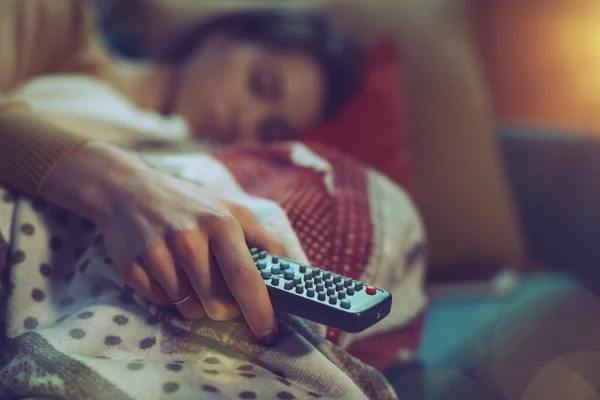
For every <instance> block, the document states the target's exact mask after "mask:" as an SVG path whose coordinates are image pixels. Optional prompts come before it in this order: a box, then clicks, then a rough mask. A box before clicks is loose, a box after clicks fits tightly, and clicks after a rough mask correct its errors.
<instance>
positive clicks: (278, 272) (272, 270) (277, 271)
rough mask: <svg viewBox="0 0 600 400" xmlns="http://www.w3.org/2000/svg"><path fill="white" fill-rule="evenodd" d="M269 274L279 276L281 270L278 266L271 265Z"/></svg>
mask: <svg viewBox="0 0 600 400" xmlns="http://www.w3.org/2000/svg"><path fill="white" fill-rule="evenodd" d="M271 273H272V274H280V273H281V268H280V267H279V265H273V266H272V267H271Z"/></svg>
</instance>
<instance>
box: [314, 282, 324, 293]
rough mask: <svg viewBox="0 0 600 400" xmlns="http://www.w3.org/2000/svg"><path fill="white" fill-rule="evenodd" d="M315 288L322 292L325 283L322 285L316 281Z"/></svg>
mask: <svg viewBox="0 0 600 400" xmlns="http://www.w3.org/2000/svg"><path fill="white" fill-rule="evenodd" d="M316 289H317V292H322V291H324V290H325V285H323V284H322V283H317V286H316Z"/></svg>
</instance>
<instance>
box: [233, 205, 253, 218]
mask: <svg viewBox="0 0 600 400" xmlns="http://www.w3.org/2000/svg"><path fill="white" fill-rule="evenodd" d="M228 208H229V210H230V212H231V213H232V214H234V215H239V216H240V217H241V218H245V219H254V213H253V212H252V211H251V210H250V209H249V208H248V207H246V206H245V205H243V204H240V203H229V207H228Z"/></svg>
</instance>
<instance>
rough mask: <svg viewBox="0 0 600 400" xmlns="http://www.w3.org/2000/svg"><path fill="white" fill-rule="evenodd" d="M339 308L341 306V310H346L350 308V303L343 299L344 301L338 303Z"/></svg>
mask: <svg viewBox="0 0 600 400" xmlns="http://www.w3.org/2000/svg"><path fill="white" fill-rule="evenodd" d="M340 306H342V308H345V309H346V310H347V309H349V308H350V307H351V306H352V303H350V300H348V299H344V300H342V301H340Z"/></svg>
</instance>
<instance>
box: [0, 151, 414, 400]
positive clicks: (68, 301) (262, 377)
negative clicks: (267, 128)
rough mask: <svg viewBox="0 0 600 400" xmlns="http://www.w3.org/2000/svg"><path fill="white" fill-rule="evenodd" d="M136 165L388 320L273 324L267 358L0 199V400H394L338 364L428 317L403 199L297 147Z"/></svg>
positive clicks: (54, 226)
mask: <svg viewBox="0 0 600 400" xmlns="http://www.w3.org/2000/svg"><path fill="white" fill-rule="evenodd" d="M142 157H144V159H145V160H146V162H148V163H149V164H150V165H152V166H153V167H155V168H160V169H162V170H164V171H167V172H169V173H172V174H175V175H177V176H180V177H183V178H185V179H189V180H192V181H195V182H197V183H198V184H202V185H206V186H208V187H211V188H212V189H213V190H215V191H216V192H218V193H219V194H220V195H222V196H224V197H227V198H230V199H232V200H235V201H238V202H240V203H242V204H244V205H246V206H248V207H249V208H250V209H251V210H252V211H253V212H254V214H255V215H256V216H257V218H258V219H259V220H260V221H261V223H262V224H263V225H264V226H265V227H266V228H267V229H269V230H270V231H271V232H273V233H274V234H277V235H278V236H279V237H281V238H282V240H283V241H284V244H285V248H286V251H287V253H288V254H289V255H291V256H292V257H294V258H296V259H297V260H298V261H299V262H309V263H311V264H313V265H317V266H320V267H322V268H325V269H329V270H331V271H335V272H339V273H342V274H345V275H348V276H350V277H352V278H356V279H362V280H364V281H366V282H368V283H370V284H374V285H377V286H380V287H383V288H385V289H387V290H389V291H390V292H391V293H392V295H393V297H394V305H393V308H392V312H391V314H390V315H389V316H388V317H387V318H386V319H384V320H383V321H381V322H380V323H379V324H377V325H375V326H373V327H372V328H369V329H368V330H366V331H364V332H361V333H360V334H352V335H351V334H345V333H342V332H339V331H336V330H333V329H330V328H327V327H324V326H320V325H316V324H314V323H311V322H309V321H306V320H303V319H300V318H298V317H295V316H292V315H288V314H283V313H278V314H277V315H278V320H279V324H280V328H279V332H280V337H279V340H278V342H277V344H276V345H275V346H273V347H264V346H262V345H260V344H259V343H258V342H257V341H256V340H255V339H254V338H253V336H252V334H251V332H250V331H249V329H248V328H247V326H246V324H245V323H244V322H243V320H237V321H230V322H215V321H210V320H201V321H186V320H183V319H182V318H181V317H180V316H178V315H176V314H175V313H173V312H172V311H170V310H168V309H159V308H157V307H155V306H153V305H151V304H149V303H148V302H146V301H145V300H144V299H142V298H140V297H139V296H137V295H136V294H135V293H132V292H131V291H130V290H129V289H128V288H127V287H126V286H125V285H124V284H123V282H122V280H121V278H120V277H119V275H118V273H117V272H116V269H115V268H114V266H113V265H112V262H111V260H110V259H109V258H108V257H107V254H106V250H105V247H104V238H103V236H102V234H101V232H99V231H98V230H97V229H96V227H95V226H93V225H92V224H91V223H90V222H89V221H86V220H83V219H81V218H79V217H77V216H76V215H74V214H71V213H69V212H67V211H65V210H62V209H59V208H57V207H55V206H53V205H50V204H47V203H45V202H43V201H40V200H37V199H31V198H28V197H26V196H24V195H21V194H19V193H15V192H11V191H9V190H7V189H5V188H1V187H0V266H2V283H3V291H2V302H1V303H0V305H1V310H2V315H1V317H2V319H1V322H2V331H1V333H2V338H1V340H2V343H0V348H1V352H0V355H1V359H0V361H1V363H0V398H1V399H13V398H22V397H25V396H31V397H35V396H46V397H49V398H52V399H60V400H62V399H65V400H66V399H92V400H96V399H111V400H121V399H123V400H125V399H128V400H129V399H141V400H154V399H173V400H176V399H229V398H241V399H255V398H256V399H311V398H321V399H365V398H370V399H380V400H385V399H394V398H396V395H395V394H394V392H393V390H392V389H391V388H390V386H389V385H388V383H387V382H386V380H385V378H384V377H383V376H382V375H381V374H380V373H379V372H378V371H377V370H376V369H375V368H373V367H371V366H368V365H366V364H365V363H363V362H361V361H360V360H358V359H357V358H354V357H353V356H351V355H350V354H348V353H347V352H346V351H345V350H344V349H346V348H348V347H349V346H350V345H351V344H352V343H354V342H356V341H360V340H362V339H365V338H368V337H372V336H373V335H378V334H383V333H385V332H389V331H393V330H394V329H398V328H401V327H403V326H407V325H409V324H410V322H411V321H413V320H414V319H415V318H416V317H417V316H418V315H419V314H420V313H421V312H422V310H423V307H424V304H425V299H424V295H423V290H422V280H423V266H424V260H423V258H424V257H423V244H424V235H423V229H422V226H421V222H420V219H419V217H418V215H417V213H416V211H415V209H414V208H413V206H412V204H411V202H410V200H409V198H408V196H407V195H406V194H405V193H404V192H403V191H402V190H401V189H399V188H398V187H397V186H395V185H394V184H392V183H391V182H390V181H388V180H387V179H386V178H384V177H383V176H381V175H379V174H377V173H376V172H374V171H371V170H369V169H367V168H364V167H362V166H360V165H358V164H356V163H355V162H353V161H352V160H349V159H347V158H345V157H343V156H341V155H340V154H338V153H335V152H332V151H330V150H327V149H323V148H319V147H316V146H311V145H301V144H296V143H287V144H278V145H269V146H258V147H234V148H231V149H228V150H224V151H220V152H215V153H213V154H211V155H208V154H206V153H196V154H175V153H173V154H157V153H152V154H142Z"/></svg>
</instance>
